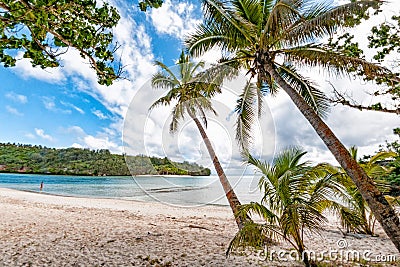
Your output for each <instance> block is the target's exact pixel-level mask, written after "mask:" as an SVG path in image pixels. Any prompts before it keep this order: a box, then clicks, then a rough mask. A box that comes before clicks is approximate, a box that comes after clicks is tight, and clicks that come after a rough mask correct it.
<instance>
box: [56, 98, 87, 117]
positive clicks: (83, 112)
mask: <svg viewBox="0 0 400 267" xmlns="http://www.w3.org/2000/svg"><path fill="white" fill-rule="evenodd" d="M60 103H61V104H62V105H63V106H65V107H70V108H73V109H75V110H76V111H78V112H79V113H80V114H85V111H83V110H82V109H81V108H79V107H77V106H75V105H74V104H72V103H68V102H64V101H60Z"/></svg>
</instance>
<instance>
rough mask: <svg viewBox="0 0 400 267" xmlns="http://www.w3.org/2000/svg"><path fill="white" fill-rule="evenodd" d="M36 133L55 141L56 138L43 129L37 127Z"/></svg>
mask: <svg viewBox="0 0 400 267" xmlns="http://www.w3.org/2000/svg"><path fill="white" fill-rule="evenodd" d="M35 133H36V135H37V136H39V137H40V138H42V139H45V140H48V141H54V138H53V137H52V136H51V135H49V134H45V133H44V130H43V129H39V128H35Z"/></svg>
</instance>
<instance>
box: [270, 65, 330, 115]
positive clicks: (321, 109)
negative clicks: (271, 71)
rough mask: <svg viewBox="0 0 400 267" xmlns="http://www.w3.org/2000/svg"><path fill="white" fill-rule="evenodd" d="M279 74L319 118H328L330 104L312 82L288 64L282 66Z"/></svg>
mask: <svg viewBox="0 0 400 267" xmlns="http://www.w3.org/2000/svg"><path fill="white" fill-rule="evenodd" d="M278 72H279V74H280V75H281V76H282V78H283V79H284V80H285V81H286V82H287V83H288V84H289V85H290V86H291V87H292V88H293V89H295V90H296V91H297V92H298V93H299V94H300V95H301V96H302V97H303V99H304V100H305V101H306V102H307V104H308V105H309V106H310V107H312V109H314V111H315V112H316V113H317V114H318V115H319V116H321V117H326V115H327V113H328V112H329V103H328V101H327V100H326V97H325V94H324V93H323V92H322V91H320V90H319V89H318V88H316V87H315V85H314V84H313V82H312V81H310V80H309V79H307V78H306V77H304V76H302V75H301V74H299V73H298V72H297V71H296V69H295V68H294V67H293V66H291V65H288V64H284V65H281V66H280V67H279V68H278Z"/></svg>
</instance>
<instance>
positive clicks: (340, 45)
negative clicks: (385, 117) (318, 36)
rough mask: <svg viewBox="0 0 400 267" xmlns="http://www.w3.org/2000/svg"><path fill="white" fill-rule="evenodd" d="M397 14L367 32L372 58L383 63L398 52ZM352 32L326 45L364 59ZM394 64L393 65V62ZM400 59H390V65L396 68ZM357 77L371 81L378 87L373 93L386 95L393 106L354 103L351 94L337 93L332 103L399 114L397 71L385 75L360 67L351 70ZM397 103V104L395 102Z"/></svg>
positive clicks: (399, 81)
mask: <svg viewBox="0 0 400 267" xmlns="http://www.w3.org/2000/svg"><path fill="white" fill-rule="evenodd" d="M399 34H400V16H392V18H391V20H387V21H385V22H383V23H381V24H379V25H376V26H373V27H372V28H371V31H370V35H368V37H367V39H368V42H369V43H368V48H371V49H374V50H373V51H372V53H373V55H372V59H373V60H375V61H377V62H384V60H385V59H386V58H387V57H388V56H389V55H391V54H393V52H397V53H398V52H400V37H399ZM353 38H354V35H351V34H350V33H348V32H347V33H344V34H343V35H341V36H339V37H337V38H336V39H333V38H331V39H330V41H329V44H328V46H329V47H331V48H332V49H334V50H335V51H337V52H340V53H343V54H344V55H348V56H358V57H360V58H365V54H364V51H363V50H362V49H361V48H360V47H359V44H358V42H353ZM393 63H394V64H393ZM398 67H399V58H395V59H394V61H393V62H392V68H393V69H398ZM352 72H354V73H355V74H356V75H358V76H362V77H364V79H365V80H367V81H369V80H374V81H375V82H376V83H377V84H378V85H381V86H380V88H378V89H377V90H375V91H374V92H373V95H374V96H382V95H386V96H388V98H389V99H391V100H392V102H393V103H394V104H393V107H386V106H387V103H386V104H385V103H381V102H376V103H373V104H370V105H369V106H365V105H361V104H358V103H356V101H354V100H353V99H351V97H349V96H345V95H343V94H340V93H336V97H335V98H334V99H332V102H334V103H339V104H342V105H346V106H350V107H354V108H358V109H367V110H375V111H382V112H390V113H396V114H400V105H399V104H398V100H399V99H400V76H399V75H400V73H397V72H394V71H393V72H392V73H388V75H385V76H369V75H368V74H367V73H366V72H365V71H363V70H361V69H353V70H352ZM396 103H397V104H396Z"/></svg>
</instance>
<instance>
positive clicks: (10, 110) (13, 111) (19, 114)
mask: <svg viewBox="0 0 400 267" xmlns="http://www.w3.org/2000/svg"><path fill="white" fill-rule="evenodd" d="M6 110H7V112H8V113H10V114H13V115H16V116H23V115H24V114H23V113H21V112H20V111H18V109H16V108H13V107H11V106H8V105H7V106H6Z"/></svg>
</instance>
